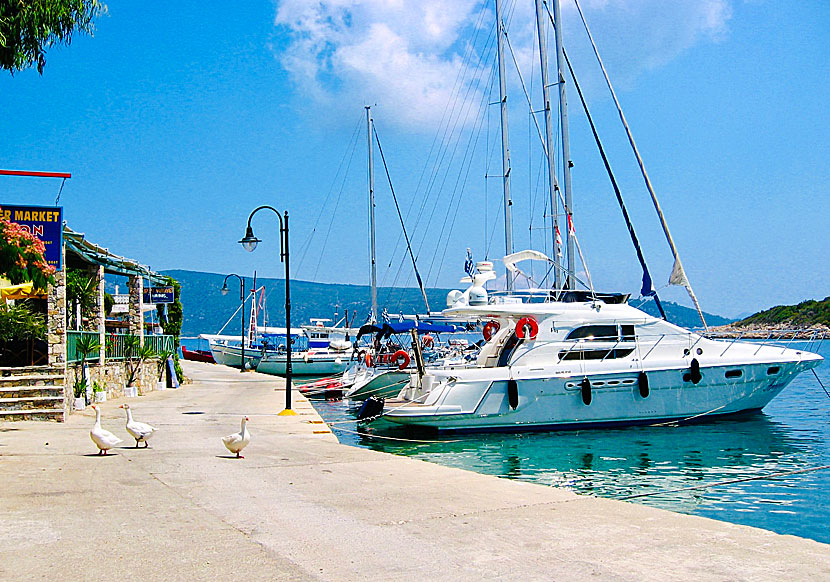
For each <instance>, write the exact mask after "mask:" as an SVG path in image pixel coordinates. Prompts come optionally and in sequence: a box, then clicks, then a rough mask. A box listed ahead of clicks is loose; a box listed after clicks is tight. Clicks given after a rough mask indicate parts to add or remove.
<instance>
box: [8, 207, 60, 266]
mask: <svg viewBox="0 0 830 582" xmlns="http://www.w3.org/2000/svg"><path fill="white" fill-rule="evenodd" d="M0 216H2V217H3V218H5V219H6V220H8V221H9V222H16V223H17V224H19V225H20V226H22V227H23V228H25V229H26V230H28V231H29V232H30V233H32V234H33V235H35V236H36V237H37V238H39V239H40V240H42V241H43V244H44V246H45V247H46V253H45V256H44V258H45V259H46V263H47V264H49V265H52V266H53V267H55V269H56V270H58V271H60V270H61V268H62V267H63V264H62V262H61V257H62V256H63V252H62V250H63V207H61V206H12V205H9V204H2V205H0Z"/></svg>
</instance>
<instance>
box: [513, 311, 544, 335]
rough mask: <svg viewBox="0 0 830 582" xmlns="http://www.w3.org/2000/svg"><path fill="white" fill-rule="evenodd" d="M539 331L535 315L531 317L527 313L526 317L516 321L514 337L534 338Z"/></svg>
mask: <svg viewBox="0 0 830 582" xmlns="http://www.w3.org/2000/svg"><path fill="white" fill-rule="evenodd" d="M538 333H539V323H538V322H537V321H536V318H535V317H531V316H530V315H528V316H527V317H523V318H521V319H520V320H519V321H518V322H517V323H516V337H518V338H519V339H525V336H527V339H532V340H534V339H536V334H538Z"/></svg>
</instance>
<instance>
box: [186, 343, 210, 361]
mask: <svg viewBox="0 0 830 582" xmlns="http://www.w3.org/2000/svg"><path fill="white" fill-rule="evenodd" d="M182 358H184V359H185V360H190V361H192V362H208V363H210V364H215V363H216V360H214V359H213V354H212V353H211V352H210V350H188V349H187V348H186V347H184V346H182Z"/></svg>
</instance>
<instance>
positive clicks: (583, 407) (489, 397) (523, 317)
mask: <svg viewBox="0 0 830 582" xmlns="http://www.w3.org/2000/svg"><path fill="white" fill-rule="evenodd" d="M471 291H472V293H471ZM580 293H581V292H580ZM574 297H576V298H579V295H578V294H573V295H568V294H567V292H566V293H565V295H564V296H563V297H561V298H562V299H565V300H566V301H561V300H558V301H546V302H539V303H534V302H517V301H515V298H511V300H510V301H500V298H488V297H487V293H486V292H485V291H484V289H483V288H481V287H475V286H473V287H471V289H468V291H467V292H466V293H465V294H463V295H460V294H458V292H455V295H453V294H451V295H450V297H449V298H448V301H454V304H453V306H452V307H450V308H449V309H447V310H446V311H445V312H444V313H445V314H448V315H455V316H465V317H478V318H479V319H480V320H481V321H482V322H484V323H485V328H486V329H485V336H488V337H489V340H488V341H487V343H486V344H485V345H484V346H483V347H482V349H481V352H480V354H479V357H478V361H477V366H475V367H463V368H449V369H427V371H426V374H425V375H424V376H423V377H418V376H416V375H413V377H412V381H411V382H410V386H409V387H407V388H406V389H405V390H403V391H402V392H401V394H400V396H399V398H397V399H394V400H387V401H386V403H385V407H384V410H383V416H384V418H386V419H387V420H390V421H393V422H396V423H401V424H407V425H417V426H421V427H428V428H431V429H437V430H441V431H470V430H472V431H475V430H494V429H502V430H505V429H506V430H522V429H542V428H544V429H568V428H582V427H588V426H593V427H597V426H609V425H623V424H651V423H656V422H662V421H670V420H678V419H691V418H696V417H701V416H709V417H711V416H716V415H717V416H721V415H727V414H735V413H739V412H744V411H749V410H760V409H761V408H763V407H764V406H766V405H767V404H768V403H769V402H770V400H772V399H773V398H774V397H775V396H776V395H777V394H779V393H780V392H781V391H782V390H783V389H784V388H785V387H786V386H787V384H789V383H790V382H791V381H792V380H793V378H795V376H797V375H798V374H799V373H801V372H803V371H805V370H809V369H811V368H815V367H816V366H818V365H819V364H820V363H821V361H822V357H821V356H819V355H817V354H814V353H811V352H808V351H803V350H798V349H790V348H786V347H780V346H776V345H767V344H759V343H753V342H744V341H731V340H730V341H719V340H712V339H707V338H706V337H704V336H703V335H701V334H698V333H695V332H693V331H689V330H686V329H683V328H681V327H678V326H676V325H673V324H671V323H669V322H667V321H664V320H661V319H657V318H655V317H652V316H650V315H648V314H646V313H644V312H642V311H640V310H639V309H636V308H634V307H631V306H629V305H627V304H625V303H619V304H615V303H607V302H605V301H603V300H601V299H591V300H588V301H575V302H567V300H569V299H573V298H574ZM491 334H492V335H491Z"/></svg>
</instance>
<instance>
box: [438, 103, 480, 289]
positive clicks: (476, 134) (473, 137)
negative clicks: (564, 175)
mask: <svg viewBox="0 0 830 582" xmlns="http://www.w3.org/2000/svg"><path fill="white" fill-rule="evenodd" d="M486 107H487V104H486V100H485V99H484V96H482V99H481V103H480V105H479V114H481V112H483V111H484V110H485V109H486ZM483 128H484V123H483V121H482V118H481V116H480V115H479V122H478V125H477V127H474V128H473V131H472V132H471V133H470V137H469V139H468V142H467V148H466V150H465V152H464V158H463V159H462V161H461V169H460V170H459V172H458V175H457V176H456V180H455V185H454V187H453V193H452V196H451V198H450V203H449V208H452V205H453V203H454V202H455V205H456V206H455V212H454V214H453V217H452V220H451V222H450V226H451V228H450V230H449V231H447V240H446V243H445V247H444V254H443V255H442V258H441V263H439V265H440V264H442V263H443V260H444V258H445V257H446V252H447V247H448V246H449V241H450V237H451V235H452V227H453V226H455V219H456V217H457V216H458V208H459V207H460V204H461V200H462V198H463V195H462V194H463V189H464V187H465V186H466V184H467V179H468V177H469V175H470V172H471V171H472V168H473V164H472V156H473V152H474V151H475V150H476V146H477V145H478V140H479V138H480V137H481V132H482V130H483ZM468 159H469V160H470V162H469V163H467V160H468ZM465 167H466V169H467V171H466V173H464V168H465ZM462 175H463V181H462ZM460 181H462V182H461V187H460V188H459V182H460ZM448 219H449V214H446V215H445V216H444V222H443V224H442V225H441V232H440V234H439V235H438V239H437V241H436V247H435V248H436V252H435V254H433V256H432V261H431V262H430V265H429V273H428V274H427V278H428V279H429V277H431V275H432V269H433V265H434V264H435V258H436V256H437V252H438V248H439V247H440V245H441V241H442V240H443V237H444V231H445V229H446V225H447V220H448ZM437 279H438V274H437V273H436V281H435V284H436V286H437Z"/></svg>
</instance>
